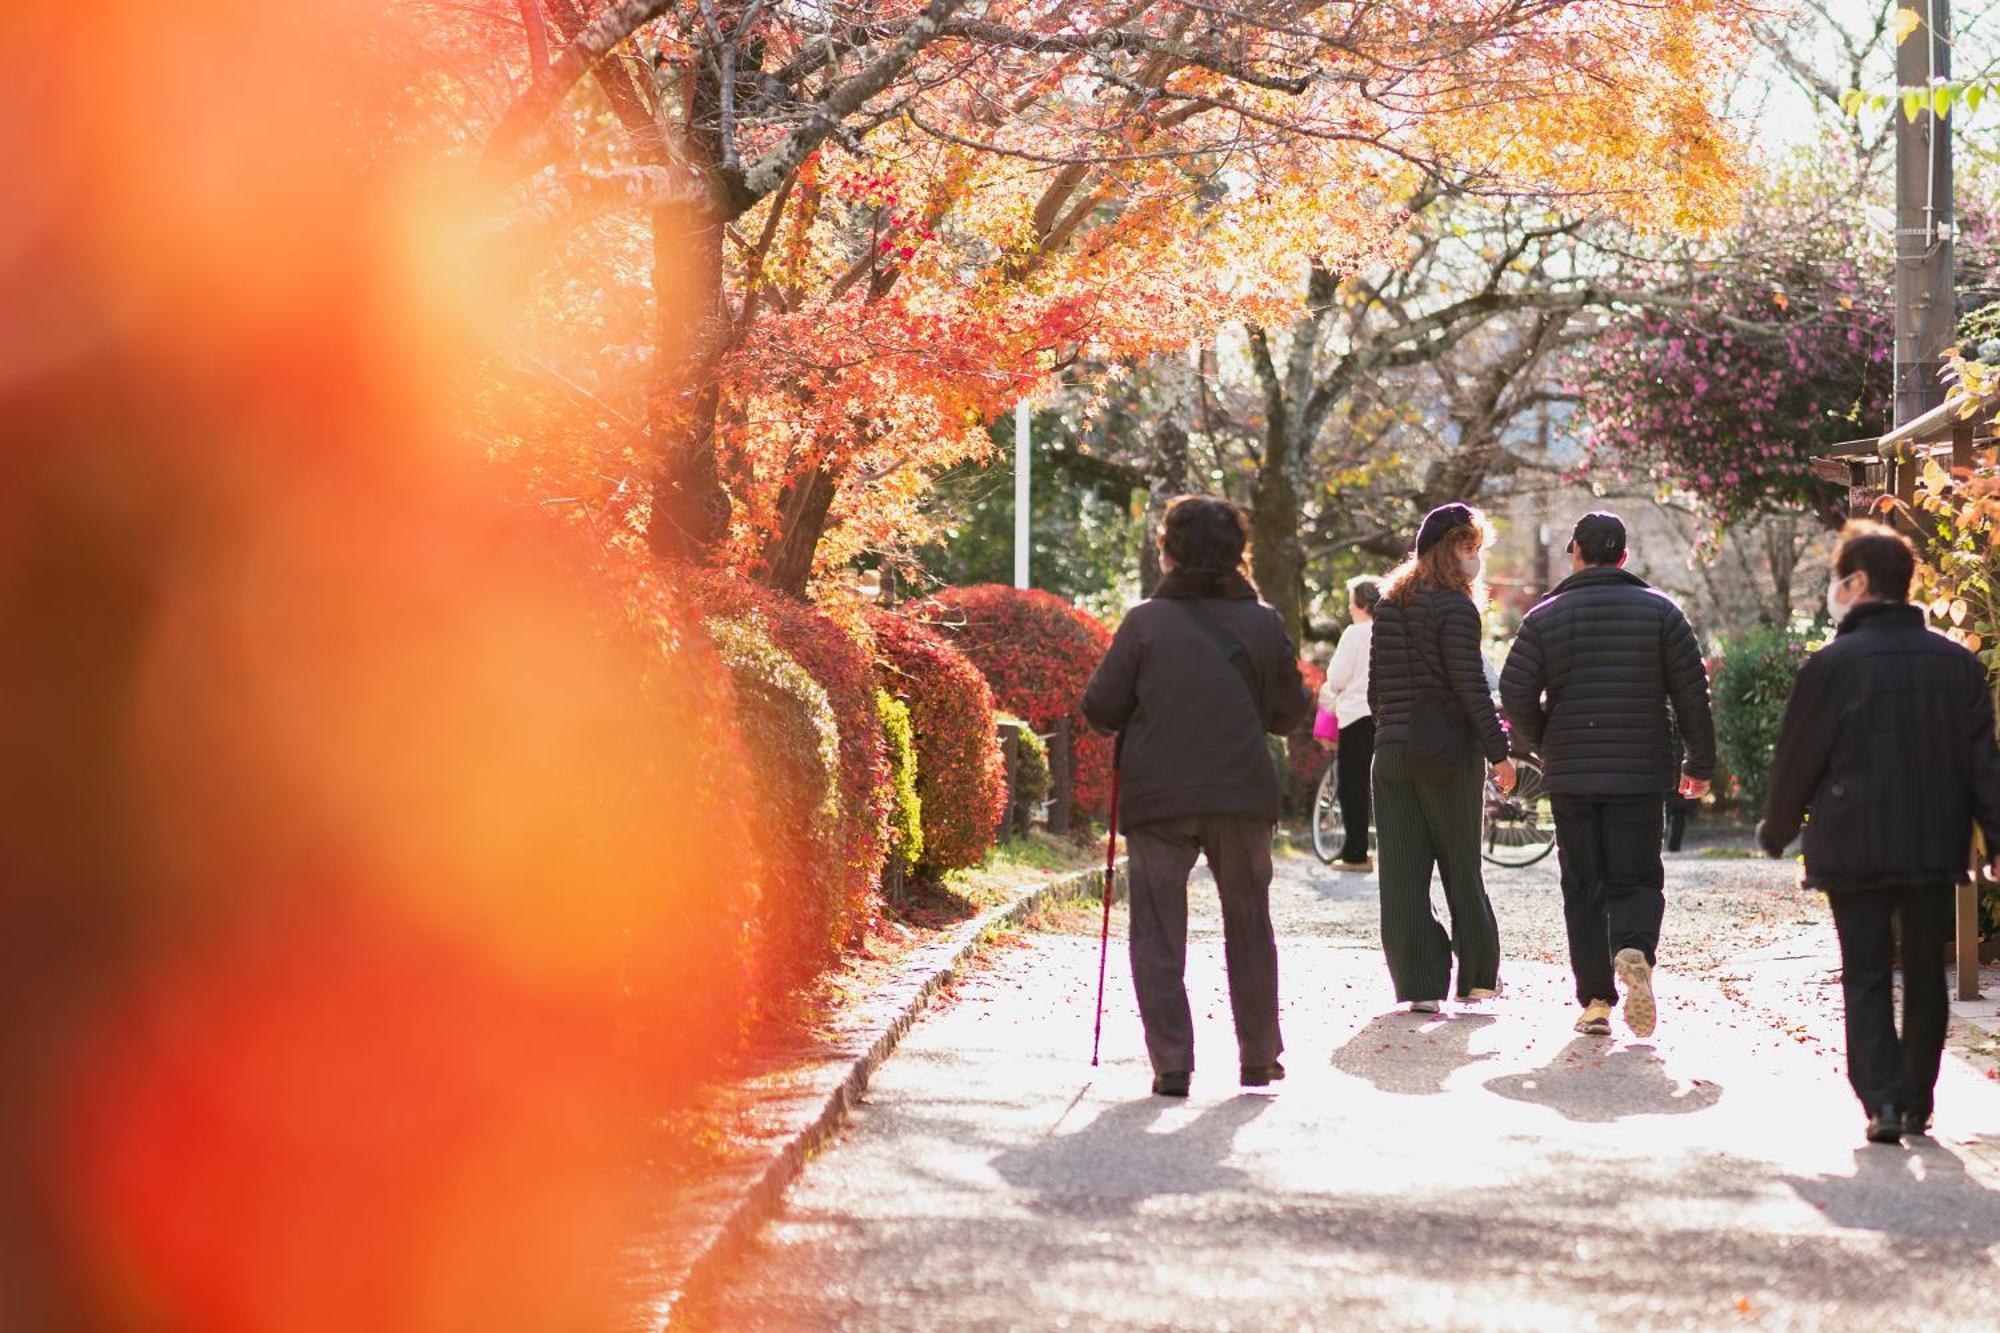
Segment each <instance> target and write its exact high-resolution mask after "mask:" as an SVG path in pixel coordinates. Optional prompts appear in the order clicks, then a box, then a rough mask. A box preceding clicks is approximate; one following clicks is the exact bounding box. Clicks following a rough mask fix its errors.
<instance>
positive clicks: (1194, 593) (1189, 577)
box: [1153, 569, 1257, 602]
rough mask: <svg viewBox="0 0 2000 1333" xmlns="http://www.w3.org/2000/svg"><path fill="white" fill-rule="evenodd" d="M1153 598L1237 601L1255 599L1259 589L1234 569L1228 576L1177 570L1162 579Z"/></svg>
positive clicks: (1225, 574)
mask: <svg viewBox="0 0 2000 1333" xmlns="http://www.w3.org/2000/svg"><path fill="white" fill-rule="evenodd" d="M1153 596H1155V597H1166V598H1170V599H1173V600H1177V601H1203V600H1214V601H1231V602H1233V601H1241V600H1244V599H1245V598H1249V599H1252V600H1254V599H1255V598H1256V596H1257V587H1256V585H1255V584H1253V583H1251V582H1250V580H1249V579H1246V578H1244V577H1243V575H1242V574H1241V573H1239V572H1237V571H1236V570H1233V569H1232V570H1229V571H1227V572H1225V573H1207V572H1201V571H1196V570H1184V569H1176V570H1174V571H1172V572H1171V573H1169V574H1166V575H1164V576H1162V577H1161V579H1160V586H1159V587H1157V588H1155V589H1154V590H1153Z"/></svg>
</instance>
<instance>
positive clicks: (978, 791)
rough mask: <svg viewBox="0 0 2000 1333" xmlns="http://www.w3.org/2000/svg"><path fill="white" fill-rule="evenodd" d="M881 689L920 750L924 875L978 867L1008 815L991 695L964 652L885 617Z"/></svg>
mask: <svg viewBox="0 0 2000 1333" xmlns="http://www.w3.org/2000/svg"><path fill="white" fill-rule="evenodd" d="M868 628H869V631H870V633H871V634H872V635H873V637H874V639H875V652H876V666H877V670H878V671H879V672H880V679H881V683H882V688H883V689H885V690H887V691H888V692H889V693H890V694H892V695H894V696H895V697H896V698H898V699H900V700H902V702H903V703H904V704H905V705H907V706H908V708H909V710H910V726H911V730H912V732H913V734H914V738H915V741H916V747H917V797H918V802H919V809H920V813H921V816H922V821H923V822H922V828H923V837H924V851H923V861H922V863H921V865H922V868H923V869H925V870H927V871H931V872H934V873H939V872H943V871H947V870H959V869H963V868H964V867H966V866H975V865H978V864H979V863H980V862H981V861H982V860H984V859H985V857H986V853H987V852H988V851H989V850H991V849H992V847H993V842H994V838H995V836H996V835H997V833H998V831H999V827H1000V818H1001V816H1002V815H1003V814H1004V813H1005V812H1006V809H1007V765H1006V761H1005V759H1003V758H1002V756H1001V753H1000V742H999V739H998V738H997V737H996V736H995V735H994V719H993V691H992V689H991V688H990V687H989V686H988V685H987V684H986V678H985V677H984V676H982V675H980V674H979V668H977V667H975V666H974V665H972V663H971V661H970V660H969V659H967V657H966V656H965V654H964V653H961V652H960V651H958V649H956V648H954V647H953V646H952V645H951V644H949V643H947V642H946V641H945V640H943V639H941V638H939V637H938V636H937V635H935V634H932V633H931V632H929V631H928V630H926V629H925V628H924V627H923V626H921V625H918V624H916V623H915V622H913V621H910V620H907V619H905V618H904V617H902V616H898V615H891V614H889V613H888V612H885V611H878V612H874V613H872V614H871V615H870V616H869V617H868Z"/></svg>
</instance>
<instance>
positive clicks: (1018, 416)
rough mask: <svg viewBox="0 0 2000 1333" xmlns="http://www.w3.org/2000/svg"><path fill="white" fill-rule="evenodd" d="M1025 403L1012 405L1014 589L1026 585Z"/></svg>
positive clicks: (1026, 442) (1026, 451)
mask: <svg viewBox="0 0 2000 1333" xmlns="http://www.w3.org/2000/svg"><path fill="white" fill-rule="evenodd" d="M1028 466H1029V459H1028V400H1027V399H1025V398H1023V399H1021V400H1020V401H1019V402H1017V403H1015V404H1014V586H1015V587H1017V588H1025V587H1027V586H1028V498H1029V489H1028Z"/></svg>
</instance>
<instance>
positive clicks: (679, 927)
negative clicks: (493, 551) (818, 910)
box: [587, 555, 771, 1095]
mask: <svg viewBox="0 0 2000 1333" xmlns="http://www.w3.org/2000/svg"><path fill="white" fill-rule="evenodd" d="M594 572H595V573H597V574H598V576H599V577H600V578H602V579H603V584H602V585H601V586H600V587H599V588H596V589H592V590H591V591H590V592H589V594H588V595H587V600H590V601H593V602H595V604H596V605H597V607H599V608H601V611H600V615H599V617H598V620H599V624H600V626H601V634H602V637H603V639H604V640H605V641H606V643H607V646H608V647H609V648H610V649H611V650H612V651H619V652H625V653H628V654H630V658H631V661H632V667H631V670H630V673H629V676H628V680H629V681H630V684H631V688H632V698H631V700H630V702H629V703H628V704H627V705H626V707H625V710H624V711H623V713H622V721H621V726H622V727H623V728H624V729H625V731H626V733H627V735H626V737H625V740H626V743H627V744H628V745H630V746H631V747H633V748H636V749H639V750H642V751H643V752H644V753H646V754H647V755H648V757H649V763H648V765H647V768H648V772H647V775H646V776H645V778H644V779H643V780H635V784H634V786H633V789H632V791H631V792H630V799H632V800H633V801H635V802H638V803H639V806H640V813H639V814H638V815H637V816H636V817H638V818H643V819H644V820H645V821H646V822H647V824H648V825H649V827H650V840H651V842H652V843H654V844H655V845H657V846H658V847H659V849H660V860H661V862H662V863H663V864H664V865H666V866H668V867H671V868H672V873H671V874H669V875H667V876H665V877H660V876H657V875H655V874H654V873H653V872H652V871H651V870H649V869H648V868H647V867H631V868H629V870H630V874H631V875H632V876H634V877H635V879H636V882H635V883H634V884H633V885H631V886H630V888H629V890H628V894H629V897H630V898H631V899H632V902H633V904H634V907H635V910H634V915H633V920H632V924H631V926H630V927H629V928H628V930H627V932H626V934H627V939H628V941H629V944H628V950H627V956H626V964H625V967H626V973H627V977H628V989H629V991H630V993H631V995H632V997H633V1008H634V1017H633V1022H632V1025H631V1035H632V1038H633V1041H634V1047H635V1064H636V1065H637V1067H639V1068H640V1069H642V1070H650V1071H653V1072H654V1073H655V1074H656V1075H657V1079H658V1085H664V1086H665V1087H667V1088H668V1089H670V1090H672V1091H673V1092H674V1093H675V1094H676V1095H678V1094H681V1093H684V1092H685V1091H687V1090H688V1088H689V1086H690V1084H691V1083H692V1081H693V1077H694V1076H698V1075H699V1074H701V1073H703V1072H705V1071H706V1069H707V1068H708V1067H709V1066H708V1065H707V1064H706V1063H705V1062H706V1061H707V1060H711V1059H713V1057H714V1055H716V1054H718V1053H724V1054H726V1053H727V1052H729V1051H731V1050H733V1049H736V1048H737V1047H739V1046H740V1043H741V1042H742V1039H743V1037H744V1035H745V1032H746V1030H747V1028H748V1027H749V1025H750V1023H751V1021H752V1020H753V1019H754V1018H755V1016H756V1005H757V998H758V993H759V985H760V980H761V977H762V976H763V975H764V974H765V973H767V972H768V971H770V970H771V969H770V966H769V964H768V963H767V962H766V961H765V960H764V959H763V958H762V956H761V954H762V950H763V946H764V944H765V941H763V940H762V939H761V938H760V937H758V936H757V935H755V934H754V933H753V932H752V930H751V929H750V925H751V923H752V922H753V921H755V920H756V919H757V916H758V913H759V910H760V899H761V889H760V885H761V884H762V883H763V880H764V872H765V862H764V861H763V859H762V857H761V855H760V846H761V843H760V839H759V833H760V821H759V818H758V804H759V803H758V801H757V800H756V799H755V788H754V785H753V773H754V767H753V764H752V761H751V756H750V754H749V751H748V749H747V748H746V747H745V745H744V742H743V738H742V735H741V733H740V731H739V729H738V727H737V722H736V711H737V707H736V705H737V701H736V695H735V690H734V687H733V685H732V683H731V681H730V677H729V672H728V669H727V668H726V667H725V666H724V665H723V663H722V662H721V660H720V659H719V658H718V657H717V656H716V653H715V650H714V648H713V647H712V646H711V645H710V643H709V640H708V637H707V635H706V633H704V631H703V627H702V612H701V608H700V607H699V606H698V605H696V604H695V603H694V602H693V601H692V600H691V599H689V598H686V597H684V596H681V595H679V594H676V593H675V592H673V591H672V590H670V589H669V588H668V587H667V586H666V584H665V582H664V580H662V579H661V578H660V576H659V574H658V573H657V572H656V571H655V570H653V569H652V568H649V567H648V563H647V562H642V561H637V560H630V561H627V560H621V559H619V558H618V557H616V556H615V555H614V556H608V557H606V563H605V567H603V568H601V569H600V570H598V571H594ZM613 590H615V591H613ZM601 593H610V594H611V595H610V596H600V594H601ZM633 733H636V735H634V734H633ZM693 977H699V978H700V979H701V980H700V984H699V985H691V984H689V979H690V978H693Z"/></svg>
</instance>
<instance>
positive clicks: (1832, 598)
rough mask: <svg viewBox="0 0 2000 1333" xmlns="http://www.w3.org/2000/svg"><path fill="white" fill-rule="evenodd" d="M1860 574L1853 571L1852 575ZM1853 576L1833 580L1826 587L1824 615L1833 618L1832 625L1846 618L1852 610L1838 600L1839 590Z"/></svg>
mask: <svg viewBox="0 0 2000 1333" xmlns="http://www.w3.org/2000/svg"><path fill="white" fill-rule="evenodd" d="M1860 572H1861V571H1860V570H1858V569H1857V570H1855V571H1854V574H1859V573H1860ZM1854 574H1849V575H1848V576H1847V577H1846V578H1844V579H1833V580H1831V581H1830V582H1828V584H1827V585H1826V613H1827V614H1828V615H1829V616H1832V617H1833V623H1834V624H1836V625H1838V624H1839V623H1840V622H1841V621H1842V620H1844V619H1845V618H1846V617H1847V613H1848V612H1849V611H1852V610H1853V609H1854V607H1853V606H1852V605H1851V604H1849V603H1845V602H1842V601H1841V600H1840V590H1841V589H1842V588H1843V587H1845V586H1847V584H1848V583H1849V582H1851V581H1852V580H1853V578H1854Z"/></svg>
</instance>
